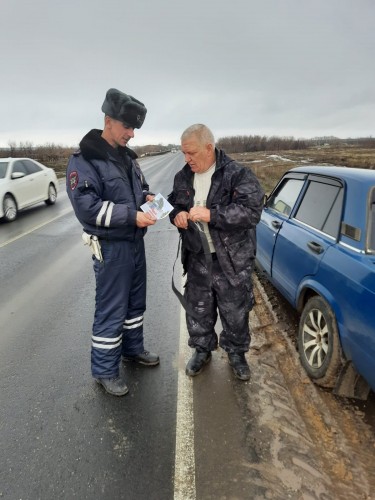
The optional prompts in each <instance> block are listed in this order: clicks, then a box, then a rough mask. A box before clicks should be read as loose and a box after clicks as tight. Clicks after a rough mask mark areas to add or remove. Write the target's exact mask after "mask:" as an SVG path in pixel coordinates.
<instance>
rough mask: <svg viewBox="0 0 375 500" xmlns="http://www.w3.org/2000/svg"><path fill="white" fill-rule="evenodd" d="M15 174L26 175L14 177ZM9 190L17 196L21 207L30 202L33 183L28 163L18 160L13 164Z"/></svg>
mask: <svg viewBox="0 0 375 500" xmlns="http://www.w3.org/2000/svg"><path fill="white" fill-rule="evenodd" d="M14 174H24V176H23V177H19V178H12V175H14ZM9 191H10V192H11V193H12V194H13V195H14V197H15V198H16V201H17V205H18V208H19V209H20V208H23V207H24V206H26V205H28V204H29V200H30V197H31V194H30V191H31V185H30V179H29V177H28V172H27V168H26V165H24V164H23V162H22V160H16V161H14V162H13V163H12V165H11V171H10V185H9Z"/></svg>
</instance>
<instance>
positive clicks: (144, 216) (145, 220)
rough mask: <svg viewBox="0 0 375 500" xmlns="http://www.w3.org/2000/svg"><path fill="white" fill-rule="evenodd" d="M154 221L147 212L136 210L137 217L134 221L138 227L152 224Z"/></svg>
mask: <svg viewBox="0 0 375 500" xmlns="http://www.w3.org/2000/svg"><path fill="white" fill-rule="evenodd" d="M155 222H156V219H154V218H152V216H151V215H150V214H149V213H144V212H137V218H136V221H135V223H136V224H137V226H138V227H147V226H153V225H154V224H155Z"/></svg>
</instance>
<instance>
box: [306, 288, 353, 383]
mask: <svg viewBox="0 0 375 500" xmlns="http://www.w3.org/2000/svg"><path fill="white" fill-rule="evenodd" d="M298 352H299V356H300V360H301V363H302V366H303V367H304V369H305V370H306V372H307V374H308V375H309V377H310V378H311V379H313V381H314V382H315V383H317V384H318V385H320V386H322V387H330V388H331V387H334V386H335V384H336V381H337V377H338V374H339V372H340V369H341V367H342V364H343V363H342V360H343V356H342V350H341V345H340V338H339V332H338V328H337V323H336V318H335V315H334V312H333V311H332V309H331V308H330V306H329V305H328V304H327V302H326V301H325V300H324V299H323V298H322V297H320V296H319V295H316V296H314V297H312V298H311V299H310V300H309V301H308V302H307V303H306V305H305V307H304V309H303V311H302V314H301V318H300V323H299V331H298Z"/></svg>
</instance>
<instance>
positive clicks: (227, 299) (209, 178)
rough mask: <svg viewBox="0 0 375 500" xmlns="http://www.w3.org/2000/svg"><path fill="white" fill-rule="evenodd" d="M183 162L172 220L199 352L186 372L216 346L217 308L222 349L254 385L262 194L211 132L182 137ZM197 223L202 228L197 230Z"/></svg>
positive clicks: (196, 368)
mask: <svg viewBox="0 0 375 500" xmlns="http://www.w3.org/2000/svg"><path fill="white" fill-rule="evenodd" d="M181 150H182V152H183V154H184V155H185V161H186V165H185V166H184V167H183V168H182V170H180V171H179V172H178V173H177V174H176V176H175V178H174V185H173V191H172V193H171V194H170V195H169V202H170V203H171V204H172V205H173V206H174V210H173V212H172V213H171V214H170V220H171V222H172V223H173V224H174V225H175V226H176V227H177V228H178V229H179V231H180V234H181V237H182V263H183V268H184V271H185V273H187V280H186V287H185V293H184V299H185V304H186V322H187V328H188V332H189V346H190V347H193V348H195V351H194V354H193V356H192V357H191V359H190V360H189V362H188V364H187V366H186V374H187V375H189V376H191V377H193V376H195V375H198V374H199V373H200V372H201V371H202V369H203V367H204V365H206V364H207V363H208V362H209V361H210V360H211V351H213V350H215V349H216V348H217V345H218V336H217V334H216V332H215V324H216V321H217V316H218V313H217V310H218V311H219V315H220V320H221V323H222V327H223V330H222V332H221V334H220V339H219V345H220V347H222V348H223V349H224V351H226V352H227V354H228V360H229V364H230V366H231V367H232V370H233V372H234V375H235V376H236V377H237V378H238V379H240V380H249V378H250V369H249V365H248V363H247V360H246V357H245V353H246V352H247V351H248V350H249V346H250V330H249V312H250V310H251V309H252V306H253V300H254V299H253V292H252V271H253V266H254V258H255V252H256V234H255V228H256V225H257V223H258V222H259V219H260V215H261V211H262V206H263V197H264V192H263V190H262V188H261V186H260V184H259V182H258V180H257V178H256V177H255V175H254V174H253V173H252V171H251V170H250V169H249V168H245V167H243V166H241V165H239V164H238V163H236V162H235V161H234V160H232V159H231V158H229V157H228V156H226V154H225V153H224V151H222V150H218V149H216V148H215V141H214V137H213V135H212V132H211V131H210V129H209V128H207V127H206V126H205V125H202V124H196V125H192V126H191V127H189V128H187V129H186V130H185V131H184V133H183V134H182V136H181ZM197 225H198V226H200V227H198V229H199V230H198V231H197V230H196V229H197Z"/></svg>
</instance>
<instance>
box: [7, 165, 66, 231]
mask: <svg viewBox="0 0 375 500" xmlns="http://www.w3.org/2000/svg"><path fill="white" fill-rule="evenodd" d="M58 189H59V182H58V180H57V177H56V173H55V171H54V170H53V169H52V168H48V167H46V166H45V165H42V164H41V163H39V162H37V161H35V160H31V159H30V158H0V218H3V219H4V220H5V221H7V222H12V221H14V220H15V219H16V218H17V214H18V211H19V210H21V209H23V208H26V207H29V206H31V205H35V204H36V203H40V202H41V201H44V202H45V203H46V204H47V205H53V204H54V203H55V202H56V198H57V192H58Z"/></svg>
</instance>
